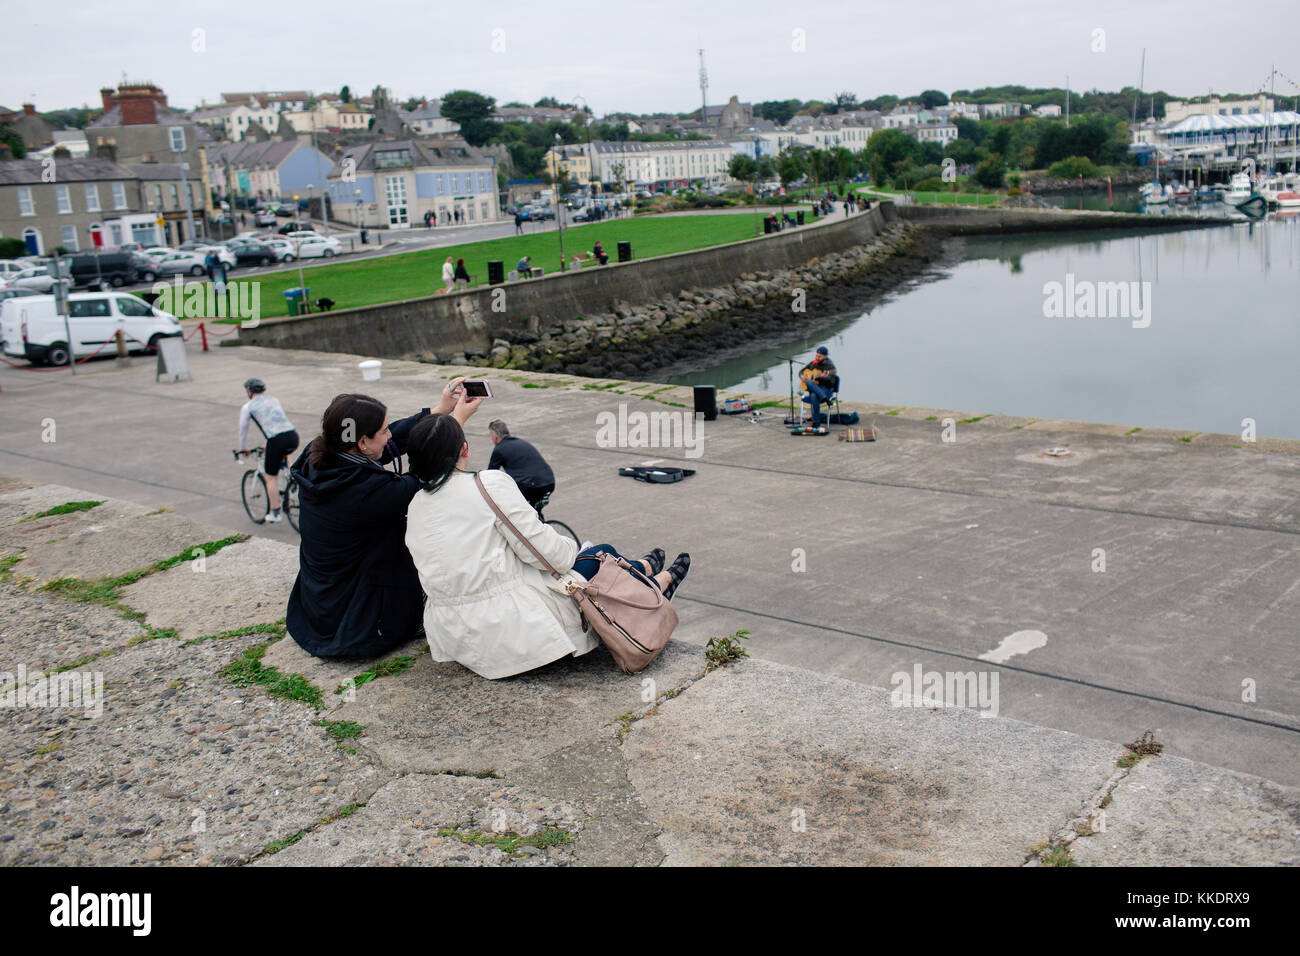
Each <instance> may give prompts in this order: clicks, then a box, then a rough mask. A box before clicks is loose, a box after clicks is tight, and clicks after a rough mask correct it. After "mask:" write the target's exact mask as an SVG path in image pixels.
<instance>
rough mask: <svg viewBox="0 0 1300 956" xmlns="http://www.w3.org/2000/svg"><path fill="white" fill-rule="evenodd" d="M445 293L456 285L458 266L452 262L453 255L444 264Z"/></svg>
mask: <svg viewBox="0 0 1300 956" xmlns="http://www.w3.org/2000/svg"><path fill="white" fill-rule="evenodd" d="M442 281H443V286H444V288H443V290H442V291H443V293H444V294H446V293H448V292H450V291H451V290H452V287H453V286H455V285H456V267H455V266H454V265H452V264H451V256H448V257H447V261H446V262H444V263H443V264H442Z"/></svg>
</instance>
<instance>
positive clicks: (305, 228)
mask: <svg viewBox="0 0 1300 956" xmlns="http://www.w3.org/2000/svg"><path fill="white" fill-rule="evenodd" d="M314 231H315V230H314V229H312V225H311V223H309V222H305V221H303V220H301V219H295V220H294V221H292V222H286V223H285V224H284V225H283V226H281V227H280V228H279V229H277V230H276V232H278V233H279V234H280V235H282V236H287V235H288V234H289V233H291V232H314Z"/></svg>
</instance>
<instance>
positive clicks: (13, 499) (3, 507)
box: [0, 477, 140, 541]
mask: <svg viewBox="0 0 1300 956" xmlns="http://www.w3.org/2000/svg"><path fill="white" fill-rule="evenodd" d="M0 481H3V484H0V534H3V533H4V532H6V531H8V530H9V528H10V527H11V526H12V525H14V524H15V523H17V522H19V521H22V520H23V519H24V518H30V517H31V516H32V515H36V514H40V513H41V512H42V511H48V510H50V509H51V508H54V507H56V506H58V505H63V504H67V503H68V502H69V501H104V500H105V497H104V496H103V495H93V494H91V493H90V492H88V491H81V490H80V489H77V488H69V487H67V486H66V485H33V486H27V487H22V485H23V483H22V482H20V481H16V480H14V479H10V478H7V477H6V478H3V479H0ZM11 484H14V485H18V487H13V488H10V487H8V486H9V485H11ZM6 489H7V490H6ZM113 503H114V504H115V505H123V506H125V505H127V504H128V503H127V502H118V501H114V502H113ZM100 507H101V508H102V507H104V506H103V505H100ZM133 507H136V508H138V507H140V506H139V505H134V506H133ZM0 541H3V538H0Z"/></svg>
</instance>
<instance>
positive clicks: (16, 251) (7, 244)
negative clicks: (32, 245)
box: [0, 237, 27, 259]
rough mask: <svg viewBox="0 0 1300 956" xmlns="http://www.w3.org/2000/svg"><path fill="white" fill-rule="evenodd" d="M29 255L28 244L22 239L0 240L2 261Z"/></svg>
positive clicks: (0, 257)
mask: <svg viewBox="0 0 1300 956" xmlns="http://www.w3.org/2000/svg"><path fill="white" fill-rule="evenodd" d="M25 255H27V243H25V242H23V241H22V240H21V239H14V238H11V237H9V238H4V239H0V259H17V258H18V257H19V256H25Z"/></svg>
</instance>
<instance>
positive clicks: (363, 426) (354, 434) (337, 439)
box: [307, 394, 388, 468]
mask: <svg viewBox="0 0 1300 956" xmlns="http://www.w3.org/2000/svg"><path fill="white" fill-rule="evenodd" d="M387 414H388V407H387V406H386V405H384V403H383V402H381V401H379V399H377V398H371V397H370V396H369V395H352V394H344V395H335V396H334V401H332V402H330V404H329V408H327V409H325V414H324V415H322V416H321V420H320V434H319V435H317V436H316V437H315V438H314V439H313V440H312V443H311V445H310V446H308V449H307V450H308V452H309V453H310V458H309V459H308V460H309V461H310V462H311V465H312V467H313V468H320V467H322V466H323V465H324V464H325V462H326V461H327V460H328V458H329V456H330V455H331V454H338V453H339V452H343V451H347V450H348V449H349V448H352V447H353V446H355V445H356V443H357V439H358V438H360V437H361V436H362V435H365V436H366V437H367V438H371V437H373V436H375V435H377V434H379V432H380V431H382V430H383V427H384V417H385V416H386V415H387Z"/></svg>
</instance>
